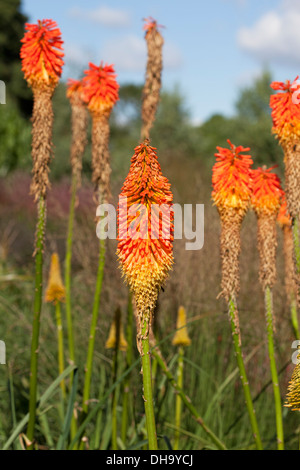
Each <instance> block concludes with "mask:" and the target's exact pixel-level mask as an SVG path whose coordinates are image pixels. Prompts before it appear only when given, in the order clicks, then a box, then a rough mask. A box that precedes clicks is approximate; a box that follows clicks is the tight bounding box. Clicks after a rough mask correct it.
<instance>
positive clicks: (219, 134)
mask: <svg viewBox="0 0 300 470" xmlns="http://www.w3.org/2000/svg"><path fill="white" fill-rule="evenodd" d="M271 82H272V77H271V75H270V73H269V72H267V71H263V72H262V74H261V76H260V77H258V78H257V79H256V80H255V81H254V83H253V85H251V86H250V87H248V88H245V89H242V90H241V91H240V92H239V96H238V100H237V102H236V114H235V115H234V116H233V117H225V116H222V115H220V114H215V115H213V116H212V117H211V118H209V119H208V120H207V121H206V122H205V123H204V124H203V125H202V126H200V128H199V130H198V135H199V146H200V149H201V151H200V153H201V156H202V157H204V159H205V161H206V162H208V164H209V165H210V166H211V165H212V164H213V163H214V153H215V152H216V147H217V146H220V147H223V146H227V142H226V141H227V139H229V140H231V142H232V143H233V144H235V145H243V146H244V147H250V153H251V155H252V156H253V160H254V166H258V165H263V164H266V165H272V164H274V163H275V164H278V165H279V166H280V167H281V169H282V162H283V158H282V157H283V155H282V149H281V147H280V146H279V145H278V143H277V141H276V139H275V137H274V135H273V134H272V132H271V129H272V119H271V113H270V106H269V101H270V95H271V91H272V90H271V88H270V83H271Z"/></svg>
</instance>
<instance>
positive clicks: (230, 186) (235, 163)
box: [212, 140, 253, 212]
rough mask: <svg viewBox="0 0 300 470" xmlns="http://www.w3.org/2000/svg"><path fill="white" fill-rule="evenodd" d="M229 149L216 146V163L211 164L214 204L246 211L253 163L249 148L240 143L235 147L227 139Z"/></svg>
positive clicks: (249, 196) (249, 195)
mask: <svg viewBox="0 0 300 470" xmlns="http://www.w3.org/2000/svg"><path fill="white" fill-rule="evenodd" d="M228 143H229V145H230V149H227V148H222V147H217V149H218V151H219V153H216V154H215V156H216V159H217V161H216V163H215V165H214V166H213V176H212V184H213V193H212V197H213V199H214V201H215V204H216V206H218V208H219V209H221V208H223V209H224V208H229V207H232V208H236V209H238V210H241V211H242V212H246V210H247V208H248V206H249V202H250V198H251V165H252V163H253V161H252V158H251V156H250V155H243V154H241V152H248V151H249V150H250V149H249V148H248V147H247V148H245V147H242V146H241V145H240V146H238V147H235V146H234V145H233V144H232V143H231V142H230V140H228Z"/></svg>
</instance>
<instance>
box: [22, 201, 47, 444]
mask: <svg viewBox="0 0 300 470" xmlns="http://www.w3.org/2000/svg"><path fill="white" fill-rule="evenodd" d="M45 224H46V200H45V198H44V197H42V196H40V198H39V201H38V220H37V228H36V245H35V294H34V307H33V308H34V312H33V324H32V339H31V360H30V383H29V421H28V426H27V437H28V439H29V441H30V442H33V439H34V428H35V419H36V405H37V370H38V353H39V335H40V316H41V309H42V291H43V249H44V230H45ZM29 449H33V446H32V445H31V446H29Z"/></svg>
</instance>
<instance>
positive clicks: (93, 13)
mask: <svg viewBox="0 0 300 470" xmlns="http://www.w3.org/2000/svg"><path fill="white" fill-rule="evenodd" d="M69 15H70V16H72V17H74V18H81V19H85V20H88V21H91V22H93V23H97V24H101V25H102V26H108V27H118V28H119V27H127V26H129V25H130V22H131V21H130V16H129V14H128V13H127V12H126V11H124V10H120V9H116V8H110V7H106V6H101V7H99V8H96V9H95V10H87V9H84V8H79V7H73V8H72V9H70V10H69Z"/></svg>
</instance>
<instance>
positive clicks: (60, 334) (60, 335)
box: [55, 301, 66, 399]
mask: <svg viewBox="0 0 300 470" xmlns="http://www.w3.org/2000/svg"><path fill="white" fill-rule="evenodd" d="M55 314H56V328H57V344H58V371H59V375H61V374H62V373H63V371H64V370H65V360H64V337H63V326H62V320H61V310H60V302H59V301H57V302H56V305H55ZM60 388H61V392H62V397H63V399H65V398H66V385H65V381H64V380H62V381H61V382H60Z"/></svg>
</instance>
